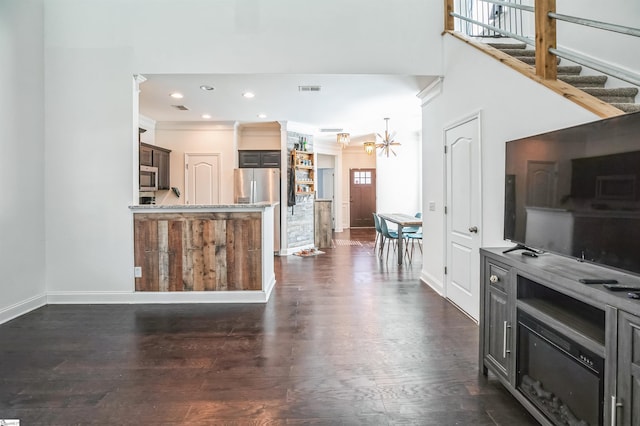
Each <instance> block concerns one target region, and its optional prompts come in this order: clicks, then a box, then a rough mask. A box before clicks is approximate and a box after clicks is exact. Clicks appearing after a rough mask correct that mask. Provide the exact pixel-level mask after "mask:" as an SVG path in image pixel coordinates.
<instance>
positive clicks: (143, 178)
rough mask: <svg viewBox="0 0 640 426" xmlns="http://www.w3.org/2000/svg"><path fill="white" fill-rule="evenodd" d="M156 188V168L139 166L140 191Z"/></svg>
mask: <svg viewBox="0 0 640 426" xmlns="http://www.w3.org/2000/svg"><path fill="white" fill-rule="evenodd" d="M157 190H158V168H157V167H151V166H140V191H146V192H148V191H157Z"/></svg>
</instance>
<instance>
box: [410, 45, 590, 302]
mask: <svg viewBox="0 0 640 426" xmlns="http://www.w3.org/2000/svg"><path fill="white" fill-rule="evenodd" d="M444 61H445V62H444V67H445V68H444V73H445V76H446V77H445V78H444V81H443V84H442V87H441V90H442V93H441V94H440V95H438V96H436V97H435V98H433V99H432V100H431V101H430V102H429V103H428V104H427V105H426V106H425V107H424V108H423V136H422V140H423V146H424V148H423V154H422V161H423V170H424V173H423V187H424V194H423V197H424V204H425V205H424V206H423V212H424V216H423V218H424V227H423V231H424V235H425V239H424V255H423V261H424V262H423V271H422V273H423V279H424V280H425V281H427V282H428V283H430V284H431V285H433V286H434V287H436V288H439V289H441V287H442V282H443V270H444V268H443V267H444V265H445V259H444V241H445V240H444V233H445V222H444V216H443V209H442V206H443V204H444V201H445V194H444V162H445V159H444V151H443V146H444V139H443V131H444V128H445V127H447V126H448V125H450V124H453V123H455V122H456V121H458V120H460V119H462V118H464V117H467V116H470V115H471V114H474V113H477V112H478V111H481V139H482V140H481V144H482V145H481V150H482V197H481V198H482V216H483V223H482V224H481V225H479V228H480V231H481V233H480V235H481V238H482V245H483V246H504V245H505V244H506V243H505V241H504V240H503V238H502V232H503V211H504V200H503V198H504V169H505V168H504V161H505V160H504V157H505V154H504V144H505V142H506V141H508V140H512V139H516V138H520V137H524V136H529V135H534V134H537V133H542V132H545V131H549V130H554V129H559V128H564V127H569V126H572V125H576V124H580V123H585V122H589V121H593V120H596V119H598V118H597V117H596V116H595V115H594V114H592V113H589V112H587V111H586V110H584V109H582V108H580V107H579V106H577V105H576V104H574V103H572V102H570V101H568V100H566V99H564V98H563V97H562V96H560V95H558V94H556V93H555V92H552V91H551V90H548V89H545V88H543V87H542V86H540V85H539V84H537V83H535V82H534V81H533V80H530V79H529V78H527V77H524V76H523V75H521V74H519V73H517V72H516V71H514V70H512V69H511V68H509V67H505V66H504V65H502V64H501V63H500V62H499V61H497V60H495V59H493V58H491V57H489V56H488V55H485V54H483V53H482V52H480V51H479V50H477V49H474V48H473V47H470V46H468V45H467V44H465V43H464V42H461V41H459V40H458V39H455V38H454V37H451V36H446V37H445V40H444ZM469 64H473V72H469ZM431 201H433V202H435V203H436V209H435V211H429V210H428V209H427V206H428V205H429V202H431Z"/></svg>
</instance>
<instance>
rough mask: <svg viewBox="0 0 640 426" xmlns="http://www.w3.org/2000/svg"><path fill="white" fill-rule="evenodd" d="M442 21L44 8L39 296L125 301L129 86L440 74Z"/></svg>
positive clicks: (193, 7) (294, 4)
mask: <svg viewBox="0 0 640 426" xmlns="http://www.w3.org/2000/svg"><path fill="white" fill-rule="evenodd" d="M441 20H442V2H440V1H435V0H432V1H430V2H424V1H423V0H406V1H402V2H397V1H392V0H376V1H370V0H356V1H352V2H342V1H338V0H327V1H323V2H313V3H309V2H299V1H297V0H277V1H270V2H237V1H233V0H221V1H216V2H211V1H208V0H194V1H189V2H158V1H156V0H127V1H124V0H95V1H91V2H86V1H83V0H47V2H46V3H45V35H44V39H45V60H46V63H47V67H46V69H45V81H46V98H45V114H46V117H47V121H46V122H47V126H46V144H47V151H46V164H47V166H46V176H45V178H46V199H47V203H48V205H47V211H46V220H47V232H46V235H47V255H48V256H49V258H50V263H49V269H48V289H49V290H50V291H52V292H54V293H56V294H57V295H58V296H61V297H62V296H65V295H66V294H68V292H94V291H95V292H102V293H104V292H113V291H115V292H119V291H125V292H129V291H132V290H133V241H132V219H131V212H130V211H129V209H128V205H129V204H130V203H131V202H132V201H133V194H132V188H134V186H135V183H134V176H135V173H137V171H136V168H135V167H134V162H135V159H136V158H135V154H134V150H133V149H132V146H134V145H135V143H136V140H137V132H135V133H134V132H133V131H132V129H134V128H135V127H136V126H137V123H136V122H134V121H135V119H134V117H136V116H137V111H136V108H135V103H134V101H133V99H132V98H133V91H132V90H131V79H132V75H134V74H138V73H139V74H143V75H144V74H154V73H197V72H201V73H236V72H252V73H267V72H274V73H278V72H282V73H309V72H313V73H399V74H425V75H430V74H438V73H439V72H440V68H441V67H440V61H439V55H428V52H438V51H439V46H440V43H441V39H440V36H439V33H440V31H441V28H442V22H441ZM327 22H330V23H331V27H332V28H336V27H340V28H341V30H340V31H328V27H327ZM378 26H379V27H380V28H384V30H383V31H372V30H371V29H372V28H377V27H378ZM57 300H60V298H58V299H57Z"/></svg>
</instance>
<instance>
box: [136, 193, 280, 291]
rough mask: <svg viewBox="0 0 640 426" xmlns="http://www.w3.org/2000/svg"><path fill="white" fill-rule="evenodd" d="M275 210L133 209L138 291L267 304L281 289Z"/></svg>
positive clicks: (270, 206)
mask: <svg viewBox="0 0 640 426" xmlns="http://www.w3.org/2000/svg"><path fill="white" fill-rule="evenodd" d="M274 206H275V205H274V204H271V203H258V204H230V205H215V206H192V205H176V206H162V205H158V206H156V205H141V206H132V207H131V209H132V211H133V231H134V262H135V268H137V269H136V274H135V275H136V278H135V290H136V292H159V293H165V294H167V293H171V294H176V293H178V292H183V293H186V292H189V293H191V294H192V295H193V294H194V293H199V294H206V295H207V297H206V298H205V299H206V301H215V300H216V299H219V300H220V301H224V302H233V301H237V302H266V301H267V300H268V298H269V295H270V293H271V290H272V289H273V286H274V285H275V274H274V268H273V265H274V262H273V249H272V247H273V239H274V235H273V220H274V216H273V215H274V209H273V207H274ZM232 294H233V297H230V296H231V295H232ZM216 295H219V296H220V297H216ZM180 300H181V299H180V296H178V297H177V298H175V301H176V302H179V301H180Z"/></svg>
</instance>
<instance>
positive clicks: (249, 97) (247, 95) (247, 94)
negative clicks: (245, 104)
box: [242, 92, 256, 99]
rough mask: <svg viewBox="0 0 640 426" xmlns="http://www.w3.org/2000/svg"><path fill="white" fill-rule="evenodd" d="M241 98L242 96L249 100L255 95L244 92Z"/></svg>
mask: <svg viewBox="0 0 640 426" xmlns="http://www.w3.org/2000/svg"><path fill="white" fill-rule="evenodd" d="M242 96H244V97H245V98H247V99H251V98H253V97H255V96H256V95H255V93H253V92H244V93H243V94H242Z"/></svg>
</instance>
